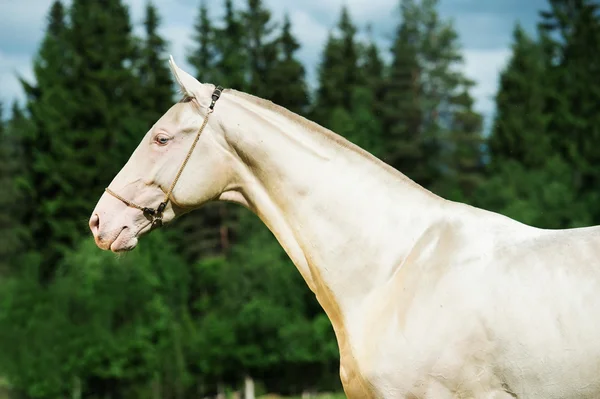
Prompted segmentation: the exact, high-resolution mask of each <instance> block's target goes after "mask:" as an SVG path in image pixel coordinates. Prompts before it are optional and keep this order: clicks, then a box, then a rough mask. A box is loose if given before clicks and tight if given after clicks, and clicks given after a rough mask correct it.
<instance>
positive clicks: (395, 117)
mask: <svg viewBox="0 0 600 399" xmlns="http://www.w3.org/2000/svg"><path fill="white" fill-rule="evenodd" d="M400 17H401V22H400V23H399V24H398V26H397V30H396V35H395V37H394V41H393V44H392V47H391V55H392V61H391V65H390V67H389V72H388V75H387V79H386V85H385V86H386V90H385V92H384V96H383V98H384V99H385V101H384V105H383V107H382V123H383V136H384V139H385V142H386V151H385V154H384V155H383V160H384V161H386V162H387V163H389V164H390V165H391V166H393V167H394V168H396V169H398V170H399V171H400V172H402V173H404V174H405V175H407V176H408V177H410V178H411V179H413V180H415V181H417V182H418V183H427V182H429V179H428V178H427V176H426V175H427V174H426V173H425V172H424V171H423V166H424V165H423V160H424V158H425V156H426V155H425V154H424V153H423V139H422V136H421V132H422V126H423V120H424V112H423V107H422V104H423V90H422V86H421V79H422V74H423V68H422V66H421V65H420V62H419V51H420V47H419V46H420V42H421V35H420V32H419V25H418V24H419V13H418V7H417V4H416V3H415V2H414V0H403V1H402V2H401V3H400Z"/></svg>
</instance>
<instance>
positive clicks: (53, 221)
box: [26, 0, 148, 281]
mask: <svg viewBox="0 0 600 399" xmlns="http://www.w3.org/2000/svg"><path fill="white" fill-rule="evenodd" d="M61 9H62V10H63V11H62V12H58V10H61ZM60 17H64V9H63V7H62V5H61V3H60V2H59V1H57V2H55V3H54V5H53V7H52V10H51V13H50V21H49V24H48V31H47V33H46V38H45V40H44V42H43V43H42V46H41V48H40V50H39V53H38V56H37V60H36V67H35V68H34V75H35V82H36V83H35V84H31V85H28V87H29V88H27V87H26V89H27V91H28V93H30V96H29V101H28V104H27V108H28V111H29V113H30V114H31V125H32V129H31V132H30V134H29V135H28V137H27V141H28V143H27V144H28V145H27V149H28V154H27V158H28V159H27V163H28V164H29V165H31V171H30V174H29V176H30V187H32V199H33V204H34V206H33V207H32V209H31V213H30V215H28V217H29V219H28V220H27V223H28V224H29V225H30V226H31V231H32V234H33V246H34V248H35V249H37V250H39V251H40V252H41V253H42V255H43V258H44V260H45V262H44V264H43V267H42V270H41V271H40V273H41V278H42V280H44V281H47V280H48V279H49V278H50V277H51V276H52V274H53V270H54V269H55V267H56V264H57V262H58V261H59V260H60V258H61V257H62V256H63V254H64V253H65V252H66V251H68V250H69V249H70V248H72V245H73V244H74V242H76V240H77V239H78V238H79V237H80V236H81V235H82V234H87V229H88V228H87V223H86V222H85V221H86V220H87V219H88V217H89V215H90V212H91V210H92V209H93V207H94V204H95V203H96V201H97V200H98V197H99V195H100V194H101V193H102V192H103V189H104V187H106V186H107V185H108V183H109V182H110V181H111V179H112V178H113V177H114V175H115V174H116V173H117V172H118V170H119V168H120V167H121V165H123V164H124V163H125V162H126V160H127V159H128V157H129V156H130V154H131V152H132V151H133V149H134V148H135V146H137V145H138V143H139V140H140V137H141V136H142V135H143V134H144V132H145V131H146V130H147V127H148V122H147V121H146V120H143V119H144V118H140V115H143V112H142V109H143V108H142V105H141V104H139V98H140V96H141V94H140V91H141V87H140V83H139V80H138V78H137V77H136V76H135V74H134V66H135V61H136V51H135V50H136V49H135V45H134V40H133V36H132V34H131V24H130V21H129V13H128V10H127V8H126V6H124V5H123V4H122V3H121V1H120V0H109V1H106V0H102V1H101V0H93V1H84V0H74V1H73V3H72V6H71V8H70V10H69V17H70V18H69V21H70V24H69V25H68V26H67V25H66V24H65V21H64V20H61V19H60ZM31 88H32V89H31Z"/></svg>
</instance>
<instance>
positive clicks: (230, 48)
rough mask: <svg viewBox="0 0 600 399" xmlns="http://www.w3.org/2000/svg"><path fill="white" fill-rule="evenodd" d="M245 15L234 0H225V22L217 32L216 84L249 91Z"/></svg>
mask: <svg viewBox="0 0 600 399" xmlns="http://www.w3.org/2000/svg"><path fill="white" fill-rule="evenodd" d="M245 24H246V21H245V18H244V15H243V14H242V13H240V12H239V11H238V10H236V9H235V8H234V7H233V2H232V0H225V24H224V26H223V27H222V28H219V29H217V31H216V33H215V45H216V51H217V54H218V62H217V64H216V67H215V69H216V71H218V72H219V75H218V80H217V82H216V84H220V85H221V86H223V87H229V88H232V89H237V90H242V91H247V89H248V87H249V86H248V76H249V74H250V72H249V69H248V59H249V58H248V57H249V55H248V51H247V46H246V41H247V34H248V33H247V27H246V25H245Z"/></svg>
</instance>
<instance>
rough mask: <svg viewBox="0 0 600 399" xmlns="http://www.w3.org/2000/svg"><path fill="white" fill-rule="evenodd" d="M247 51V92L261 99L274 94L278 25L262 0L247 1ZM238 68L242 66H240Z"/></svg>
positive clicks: (245, 26)
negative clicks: (275, 38)
mask: <svg viewBox="0 0 600 399" xmlns="http://www.w3.org/2000/svg"><path fill="white" fill-rule="evenodd" d="M242 20H243V24H244V28H245V40H246V41H245V48H246V51H247V54H248V67H249V70H248V76H249V80H248V89H247V91H248V92H249V93H251V94H254V95H256V96H258V97H262V98H266V99H270V98H271V96H272V95H273V83H272V82H273V74H272V70H273V66H274V65H275V63H276V59H277V55H278V54H277V41H276V40H274V39H273V38H271V36H272V35H273V33H274V32H275V29H276V27H277V25H276V24H275V22H274V21H273V20H272V19H271V11H269V10H268V9H267V8H266V7H265V5H264V4H263V1H262V0H248V4H247V8H246V10H245V11H244V12H243V13H242ZM238 68H239V66H238Z"/></svg>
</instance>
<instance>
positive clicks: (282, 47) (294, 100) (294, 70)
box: [269, 14, 309, 115]
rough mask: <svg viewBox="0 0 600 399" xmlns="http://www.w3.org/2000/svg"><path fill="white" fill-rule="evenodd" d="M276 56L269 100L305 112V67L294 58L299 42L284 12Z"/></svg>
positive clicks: (299, 112) (306, 97)
mask: <svg viewBox="0 0 600 399" xmlns="http://www.w3.org/2000/svg"><path fill="white" fill-rule="evenodd" d="M277 46H278V57H277V60H276V62H275V64H274V66H273V69H272V71H271V76H272V78H271V81H270V84H271V85H272V90H271V93H270V98H269V99H270V100H271V101H273V102H274V103H276V104H278V105H281V106H283V107H285V108H287V109H289V110H290V111H292V112H296V113H298V114H300V115H304V114H306V112H307V111H308V109H307V107H308V106H309V95H308V87H307V85H306V79H305V73H306V72H305V69H304V66H303V65H302V63H301V62H300V61H298V60H297V59H296V58H295V53H296V52H297V51H298V49H299V48H300V44H299V43H298V41H297V40H296V38H295V37H294V36H293V34H292V24H291V22H290V19H289V16H288V15H287V14H286V15H285V17H284V21H283V27H282V30H281V34H280V36H279V37H278V39H277Z"/></svg>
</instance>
